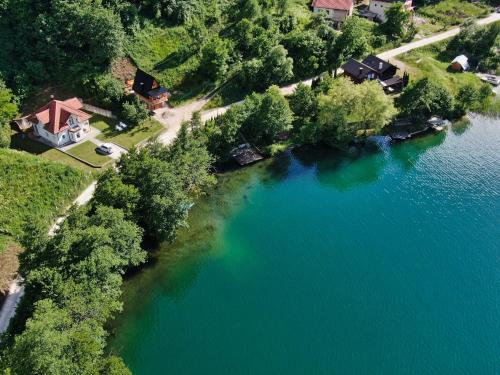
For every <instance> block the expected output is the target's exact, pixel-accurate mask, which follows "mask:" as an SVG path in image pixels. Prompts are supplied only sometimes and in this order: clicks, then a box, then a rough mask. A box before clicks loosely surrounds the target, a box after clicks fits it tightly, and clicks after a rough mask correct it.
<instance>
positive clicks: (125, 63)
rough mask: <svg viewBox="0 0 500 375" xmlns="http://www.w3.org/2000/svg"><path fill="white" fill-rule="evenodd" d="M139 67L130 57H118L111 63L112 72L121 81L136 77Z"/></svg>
mask: <svg viewBox="0 0 500 375" xmlns="http://www.w3.org/2000/svg"><path fill="white" fill-rule="evenodd" d="M136 70H137V68H136V67H135V66H134V64H133V63H132V61H130V59H129V58H128V57H123V58H121V59H117V60H115V61H114V62H113V64H112V65H111V74H113V76H114V77H115V78H117V79H119V80H120V81H123V82H125V81H127V80H129V79H134V77H135V72H136Z"/></svg>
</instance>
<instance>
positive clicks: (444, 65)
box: [398, 42, 482, 94]
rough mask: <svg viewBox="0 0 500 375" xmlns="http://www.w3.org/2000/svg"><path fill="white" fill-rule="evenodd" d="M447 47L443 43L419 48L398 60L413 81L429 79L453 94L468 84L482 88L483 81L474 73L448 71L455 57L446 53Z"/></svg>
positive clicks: (399, 57)
mask: <svg viewBox="0 0 500 375" xmlns="http://www.w3.org/2000/svg"><path fill="white" fill-rule="evenodd" d="M446 45H447V42H441V43H436V44H433V45H430V46H427V47H423V48H418V49H415V50H413V51H411V52H407V53H405V54H404V55H401V56H398V60H399V61H401V62H402V63H403V64H404V67H405V70H406V71H407V72H408V73H409V74H410V78H411V80H413V81H414V80H417V79H420V78H423V77H429V78H431V79H432V80H433V81H436V82H439V83H440V84H442V85H444V86H446V87H447V88H448V89H449V90H450V91H451V92H452V93H453V94H457V93H458V90H459V89H460V87H462V86H464V85H466V84H472V85H475V86H477V87H479V86H481V85H482V82H481V80H480V79H479V77H477V76H476V75H475V74H473V73H468V72H464V73H457V72H452V71H449V70H448V67H449V66H450V63H451V61H452V59H453V57H452V56H450V55H449V54H447V53H446Z"/></svg>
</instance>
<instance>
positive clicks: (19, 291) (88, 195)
mask: <svg viewBox="0 0 500 375" xmlns="http://www.w3.org/2000/svg"><path fill="white" fill-rule="evenodd" d="M95 187H96V181H93V182H92V183H91V184H90V185H89V186H88V187H87V188H86V189H85V190H84V191H83V192H82V193H81V194H80V195H79V196H78V197H77V198H76V199H75V200H74V201H73V205H77V206H83V205H84V204H87V203H88V202H89V201H90V200H91V199H92V196H93V195H94V191H95ZM69 208H70V207H68V209H69ZM66 211H67V210H66ZM64 219H66V216H60V217H58V218H57V219H56V221H55V222H54V225H52V227H51V228H50V229H49V236H53V235H54V234H55V232H56V231H57V229H59V226H60V225H61V223H62V222H63V221H64ZM23 295H24V286H23V285H22V279H21V277H19V276H18V277H17V278H16V279H15V280H14V281H13V282H12V284H11V285H10V287H9V295H8V296H7V298H6V299H5V302H4V304H3V306H2V310H1V311H0V335H1V334H3V333H4V332H5V331H6V330H7V328H8V327H9V322H10V319H11V318H12V317H13V316H14V314H15V313H16V308H17V305H18V304H19V301H20V300H21V298H22V297H23Z"/></svg>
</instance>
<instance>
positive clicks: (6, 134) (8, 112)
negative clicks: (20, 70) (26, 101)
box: [0, 79, 18, 147]
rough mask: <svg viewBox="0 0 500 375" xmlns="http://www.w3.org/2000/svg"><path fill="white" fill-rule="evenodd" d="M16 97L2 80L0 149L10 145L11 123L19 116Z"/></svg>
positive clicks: (0, 85)
mask: <svg viewBox="0 0 500 375" xmlns="http://www.w3.org/2000/svg"><path fill="white" fill-rule="evenodd" d="M17 111H18V109H17V105H16V103H15V102H14V96H13V95H12V91H10V90H9V89H8V88H7V87H6V86H5V83H4V82H3V81H2V80H1V79H0V147H9V145H10V122H11V121H12V119H13V118H14V117H15V116H16V114H17Z"/></svg>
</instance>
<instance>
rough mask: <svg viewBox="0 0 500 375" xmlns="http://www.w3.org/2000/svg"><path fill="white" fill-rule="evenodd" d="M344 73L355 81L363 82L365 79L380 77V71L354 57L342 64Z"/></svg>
mask: <svg viewBox="0 0 500 375" xmlns="http://www.w3.org/2000/svg"><path fill="white" fill-rule="evenodd" d="M342 70H343V71H344V74H345V75H346V76H348V77H349V78H351V79H352V80H353V81H354V82H355V83H362V82H364V81H365V80H372V79H377V78H378V72H377V71H376V70H374V69H372V68H371V67H370V66H368V65H366V64H364V63H362V62H359V61H357V60H354V59H349V60H347V62H346V63H345V64H344V65H342Z"/></svg>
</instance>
